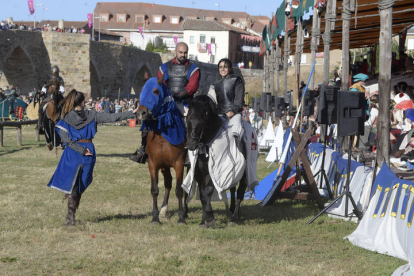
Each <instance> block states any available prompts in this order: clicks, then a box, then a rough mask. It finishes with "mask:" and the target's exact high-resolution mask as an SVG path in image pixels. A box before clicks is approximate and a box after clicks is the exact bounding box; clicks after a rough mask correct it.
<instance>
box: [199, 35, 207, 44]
mask: <svg viewBox="0 0 414 276" xmlns="http://www.w3.org/2000/svg"><path fill="white" fill-rule="evenodd" d="M200 43H206V35H200Z"/></svg>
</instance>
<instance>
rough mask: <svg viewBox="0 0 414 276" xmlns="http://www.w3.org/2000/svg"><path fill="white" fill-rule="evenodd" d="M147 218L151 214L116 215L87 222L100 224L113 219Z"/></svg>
mask: <svg viewBox="0 0 414 276" xmlns="http://www.w3.org/2000/svg"><path fill="white" fill-rule="evenodd" d="M149 216H151V213H147V214H138V215H133V214H128V215H124V214H117V215H109V216H105V217H98V218H95V219H93V220H89V221H90V222H96V223H100V222H104V221H110V220H114V219H146V218H148V217H149Z"/></svg>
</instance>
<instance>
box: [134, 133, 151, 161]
mask: <svg viewBox="0 0 414 276" xmlns="http://www.w3.org/2000/svg"><path fill="white" fill-rule="evenodd" d="M147 136H148V130H146V129H144V130H143V131H142V140H141V148H139V149H137V150H136V151H135V152H134V154H133V155H131V156H130V157H129V159H130V160H132V161H135V162H138V163H141V164H145V162H146V161H147V159H148V154H147V153H146V152H145V149H146V147H147Z"/></svg>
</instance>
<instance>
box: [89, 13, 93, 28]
mask: <svg viewBox="0 0 414 276" xmlns="http://www.w3.org/2000/svg"><path fill="white" fill-rule="evenodd" d="M92 24H93V14H92V13H88V26H89V29H90V28H91V27H92Z"/></svg>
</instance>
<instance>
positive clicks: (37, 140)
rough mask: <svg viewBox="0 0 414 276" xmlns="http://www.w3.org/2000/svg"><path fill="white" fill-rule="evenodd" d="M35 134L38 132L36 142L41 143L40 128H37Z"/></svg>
mask: <svg viewBox="0 0 414 276" xmlns="http://www.w3.org/2000/svg"><path fill="white" fill-rule="evenodd" d="M35 132H36V137H35V141H36V142H39V141H40V134H39V128H38V127H36V128H35Z"/></svg>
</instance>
